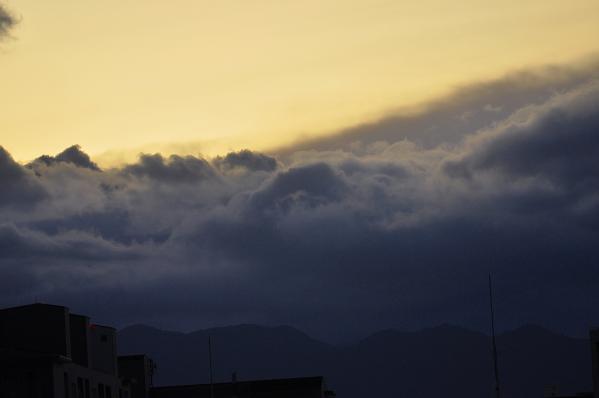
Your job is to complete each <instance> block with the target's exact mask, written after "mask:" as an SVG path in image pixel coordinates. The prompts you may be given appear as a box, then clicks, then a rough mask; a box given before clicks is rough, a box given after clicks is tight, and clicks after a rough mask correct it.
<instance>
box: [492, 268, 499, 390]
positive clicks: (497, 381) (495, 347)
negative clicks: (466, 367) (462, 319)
mask: <svg viewBox="0 0 599 398" xmlns="http://www.w3.org/2000/svg"><path fill="white" fill-rule="evenodd" d="M489 303H490V305H491V341H492V344H493V370H494V372H495V397H496V398H500V394H499V370H498V367H497V345H496V344H495V311H494V310H493V283H492V282H491V274H489Z"/></svg>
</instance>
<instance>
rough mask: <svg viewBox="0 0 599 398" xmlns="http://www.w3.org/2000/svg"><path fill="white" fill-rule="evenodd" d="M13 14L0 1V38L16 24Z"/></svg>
mask: <svg viewBox="0 0 599 398" xmlns="http://www.w3.org/2000/svg"><path fill="white" fill-rule="evenodd" d="M16 23H17V21H16V20H15V18H14V16H13V15H12V14H11V13H10V12H9V11H8V10H7V9H6V8H5V7H4V6H3V5H2V3H0V40H2V39H3V38H4V37H5V36H7V35H8V34H9V32H10V30H11V29H12V28H13V27H14V26H15V25H16Z"/></svg>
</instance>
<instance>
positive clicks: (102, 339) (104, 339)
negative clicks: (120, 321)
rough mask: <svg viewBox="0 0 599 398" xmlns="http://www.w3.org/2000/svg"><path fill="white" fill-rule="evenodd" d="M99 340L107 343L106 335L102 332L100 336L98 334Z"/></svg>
mask: <svg viewBox="0 0 599 398" xmlns="http://www.w3.org/2000/svg"><path fill="white" fill-rule="evenodd" d="M100 340H101V341H102V343H107V342H108V335H105V334H103V335H102V336H100Z"/></svg>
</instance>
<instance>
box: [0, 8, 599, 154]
mask: <svg viewBox="0 0 599 398" xmlns="http://www.w3.org/2000/svg"><path fill="white" fill-rule="evenodd" d="M5 4H6V6H7V8H9V9H11V10H12V11H13V12H14V13H15V14H17V15H18V16H20V18H21V22H20V24H19V25H18V26H17V28H16V29H15V30H14V32H13V36H14V40H8V41H4V42H3V43H2V44H0V120H1V121H2V125H1V129H0V145H3V146H4V147H5V148H6V149H7V150H9V151H10V152H11V153H12V154H13V156H15V158H16V159H18V160H21V161H25V160H28V159H31V158H33V157H36V156H38V155H40V154H42V153H51V154H52V153H56V152H59V151H60V150H62V149H64V148H65V147H67V146H69V145H72V144H75V143H77V144H80V145H81V146H82V147H83V149H84V150H85V151H87V152H88V153H90V154H92V155H94V154H102V153H104V152H106V151H109V150H112V151H126V150H129V149H133V150H137V149H139V148H143V149H144V150H156V149H160V147H161V145H167V144H172V143H184V144H182V145H179V146H178V148H180V149H181V148H192V149H191V150H193V151H202V152H203V153H204V154H206V155H214V154H215V153H217V152H223V151H225V150H228V149H240V148H243V147H249V148H252V149H267V148H269V147H274V146H277V145H281V144H286V143H289V142H292V141H295V140H297V139H298V138H300V137H302V136H306V135H310V136H313V135H318V134H326V133H330V132H332V131H335V130H338V129H340V128H342V127H344V126H348V125H351V124H355V123H358V122H362V121H365V120H368V119H371V118H376V117H379V116H381V115H383V114H384V113H385V112H388V111H389V110H392V109H396V108H398V107H400V106H404V105H409V104H413V103H417V102H421V101H425V100H426V99H428V98H431V97H434V96H437V95H439V94H442V93H445V92H447V91H448V90H450V89H451V88H452V87H454V86H455V85H457V84H463V83H467V82H469V81H476V80H481V79H487V78H494V77H497V76H500V75H502V74H504V73H506V72H509V71H511V70H513V69H515V68H522V67H529V66H536V65H542V64H547V63H567V62H569V61H572V60H575V59H577V58H579V57H581V56H584V55H587V54H590V53H593V52H596V51H597V50H599V41H598V40H597V38H598V37H599V1H597V0H568V1H564V0H517V1H514V0H502V1H472V0H470V1H468V0H467V1H438V0H418V1H401V0H395V1H383V0H329V1H327V0H318V1H312V0H302V1H297V0H293V1H288V0H275V1H265V0H255V1H251V0H240V1H201V0H171V1H164V0H160V1H158V0H102V1H97V0H52V1H45V0H43V1H42V0H10V1H9V0H7V1H5ZM185 143H187V144H185ZM196 143H199V144H198V145H196ZM171 147H172V146H171ZM181 150H182V151H185V149H181Z"/></svg>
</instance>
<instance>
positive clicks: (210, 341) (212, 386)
mask: <svg viewBox="0 0 599 398" xmlns="http://www.w3.org/2000/svg"><path fill="white" fill-rule="evenodd" d="M208 361H209V362H210V398H214V383H213V380H212V339H211V338H210V336H208Z"/></svg>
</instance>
